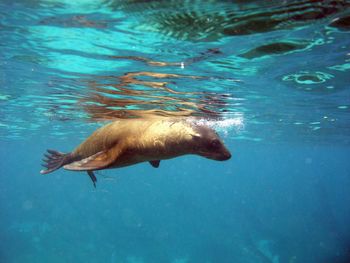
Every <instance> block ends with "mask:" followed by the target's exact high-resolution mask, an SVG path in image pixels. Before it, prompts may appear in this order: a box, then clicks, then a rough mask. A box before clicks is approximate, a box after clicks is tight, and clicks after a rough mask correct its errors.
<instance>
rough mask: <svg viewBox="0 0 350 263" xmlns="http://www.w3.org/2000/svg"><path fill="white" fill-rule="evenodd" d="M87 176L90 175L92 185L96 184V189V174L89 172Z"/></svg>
mask: <svg viewBox="0 0 350 263" xmlns="http://www.w3.org/2000/svg"><path fill="white" fill-rule="evenodd" d="M87 174H88V175H89V177H90V179H91V181H92V183H93V184H94V187H95V188H96V182H97V178H96V176H95V174H94V172H93V171H87Z"/></svg>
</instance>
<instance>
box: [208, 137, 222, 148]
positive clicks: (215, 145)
mask: <svg viewBox="0 0 350 263" xmlns="http://www.w3.org/2000/svg"><path fill="white" fill-rule="evenodd" d="M220 146H221V142H220V141H219V140H218V139H214V140H212V141H211V142H210V145H209V147H210V149H218V148H219V147H220Z"/></svg>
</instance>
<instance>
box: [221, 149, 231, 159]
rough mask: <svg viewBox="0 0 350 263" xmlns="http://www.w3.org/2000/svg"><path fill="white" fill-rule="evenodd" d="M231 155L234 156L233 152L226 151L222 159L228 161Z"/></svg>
mask: <svg viewBox="0 0 350 263" xmlns="http://www.w3.org/2000/svg"><path fill="white" fill-rule="evenodd" d="M231 156H232V155H231V153H230V152H229V151H227V152H226V153H224V154H223V156H222V159H221V161H227V160H229V159H231Z"/></svg>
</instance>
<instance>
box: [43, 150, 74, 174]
mask: <svg viewBox="0 0 350 263" xmlns="http://www.w3.org/2000/svg"><path fill="white" fill-rule="evenodd" d="M44 156H45V157H46V159H43V162H44V163H43V164H42V166H44V167H46V168H47V169H44V170H41V171H40V173H41V174H48V173H51V172H53V171H55V170H57V169H59V168H61V167H62V166H63V165H65V164H67V163H69V162H70V154H69V153H61V152H57V151H54V150H47V153H45V154H44Z"/></svg>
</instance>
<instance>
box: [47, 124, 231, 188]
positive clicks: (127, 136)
mask: <svg viewBox="0 0 350 263" xmlns="http://www.w3.org/2000/svg"><path fill="white" fill-rule="evenodd" d="M186 154H195V155H200V156H203V157H206V158H208V159H212V160H217V161H224V160H228V159H230V158H231V153H230V152H229V150H228V149H227V148H226V147H225V145H224V143H223V142H222V140H221V139H220V138H219V136H218V134H217V133H216V132H215V131H214V130H213V129H212V128H211V127H209V126H207V125H205V124H204V122H199V121H195V120H194V119H189V118H169V117H168V118H167V117H157V118H154V117H153V118H144V119H124V120H118V121H114V122H112V123H109V124H107V125H105V126H103V127H101V128H99V129H97V130H96V131H95V132H93V133H92V134H91V135H90V137H88V138H87V139H86V140H85V141H84V142H82V143H81V144H80V145H79V146H78V147H77V148H75V149H74V150H73V151H72V152H70V153H62V152H58V151H55V150H47V153H45V154H44V155H45V157H46V159H43V162H44V163H43V164H42V165H43V166H44V167H46V169H44V170H41V171H40V173H41V174H48V173H51V172H53V171H55V170H57V169H59V168H61V167H63V168H64V169H66V170H71V171H86V172H87V173H88V175H89V177H90V178H91V180H92V182H93V184H94V186H95V187H96V181H97V179H96V176H95V175H94V173H93V171H96V170H103V169H112V168H120V167H125V166H129V165H133V164H137V163H141V162H149V163H150V164H151V165H152V166H153V167H155V168H158V167H159V164H160V161H161V160H166V159H171V158H175V157H178V156H181V155H186Z"/></svg>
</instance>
